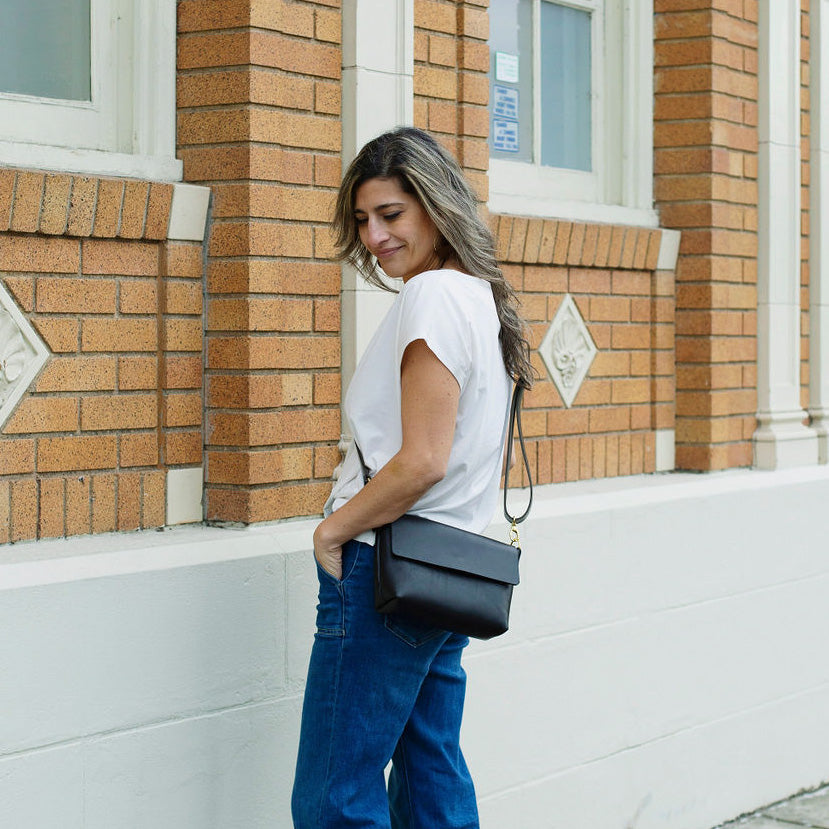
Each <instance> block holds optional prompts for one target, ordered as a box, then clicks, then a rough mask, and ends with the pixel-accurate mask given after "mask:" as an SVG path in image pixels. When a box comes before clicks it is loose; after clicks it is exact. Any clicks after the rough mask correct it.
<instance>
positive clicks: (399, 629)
mask: <svg viewBox="0 0 829 829" xmlns="http://www.w3.org/2000/svg"><path fill="white" fill-rule="evenodd" d="M385 625H386V630H388V631H389V632H390V633H393V634H394V635H395V636H396V637H397V638H398V639H402V640H403V641H404V642H405V643H406V644H407V645H411V646H412V647H413V648H418V647H420V646H421V645H425V644H426V643H427V642H431V641H432V639H434V638H435V637H436V636H441V635H445V634H446V631H445V630H441V629H440V628H434V627H429V626H428V625H423V624H421V623H420V622H414V621H412V620H411V619H403V618H401V617H400V616H398V615H397V614H396V613H389V614H387V615H386V618H385Z"/></svg>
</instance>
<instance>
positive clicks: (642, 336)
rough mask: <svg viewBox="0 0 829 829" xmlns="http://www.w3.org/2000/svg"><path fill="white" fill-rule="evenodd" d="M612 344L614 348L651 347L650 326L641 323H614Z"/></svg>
mask: <svg viewBox="0 0 829 829" xmlns="http://www.w3.org/2000/svg"><path fill="white" fill-rule="evenodd" d="M611 345H612V347H613V348H620V349H622V348H624V349H627V348H631V349H636V348H649V347H650V326H648V325H642V324H641V323H631V324H630V325H614V326H613V330H612V334H611Z"/></svg>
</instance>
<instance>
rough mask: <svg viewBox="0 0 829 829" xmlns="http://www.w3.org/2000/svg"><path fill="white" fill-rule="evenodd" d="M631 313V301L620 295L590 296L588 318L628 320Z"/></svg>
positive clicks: (613, 320) (614, 320) (605, 320)
mask: <svg viewBox="0 0 829 829" xmlns="http://www.w3.org/2000/svg"><path fill="white" fill-rule="evenodd" d="M630 315H631V301H630V299H628V298H627V297H620V296H592V297H590V316H589V320H591V321H592V320H601V321H603V322H628V321H630V318H631V317H630Z"/></svg>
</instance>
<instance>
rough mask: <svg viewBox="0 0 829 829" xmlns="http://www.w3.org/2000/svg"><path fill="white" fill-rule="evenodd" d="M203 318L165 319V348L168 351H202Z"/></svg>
mask: <svg viewBox="0 0 829 829" xmlns="http://www.w3.org/2000/svg"><path fill="white" fill-rule="evenodd" d="M202 340H203V336H202V321H201V319H167V320H165V321H164V348H165V350H167V351H201V350H202Z"/></svg>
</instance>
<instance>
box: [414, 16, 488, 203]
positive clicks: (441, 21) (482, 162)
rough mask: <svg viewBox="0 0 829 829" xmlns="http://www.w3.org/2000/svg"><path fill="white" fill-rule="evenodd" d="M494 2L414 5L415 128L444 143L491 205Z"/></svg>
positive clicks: (481, 197)
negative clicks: (491, 23)
mask: <svg viewBox="0 0 829 829" xmlns="http://www.w3.org/2000/svg"><path fill="white" fill-rule="evenodd" d="M488 5H489V0H470V1H469V2H464V0H415V7H414V17H415V33H414V58H415V70H414V123H415V126H417V127H420V128H421V129H426V130H429V131H430V132H432V133H433V134H434V135H435V136H436V137H438V138H439V139H441V140H442V141H443V143H444V145H445V146H446V148H447V150H449V151H450V152H451V153H452V154H453V155H455V157H456V158H457V159H458V161H460V163H461V166H462V167H463V169H464V171H465V173H466V176H467V178H468V179H469V181H470V182H471V183H472V185H473V187H474V188H475V190H476V192H477V194H478V197H479V198H480V199H481V201H482V202H486V199H487V193H488V182H487V176H486V170H487V168H488V167H489V147H488V145H487V135H488V134H489V111H488V109H487V105H488V103H489V77H488V72H489V45H488V44H487V40H488V38H489V15H488V13H487V8H486V7H487V6H488Z"/></svg>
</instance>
